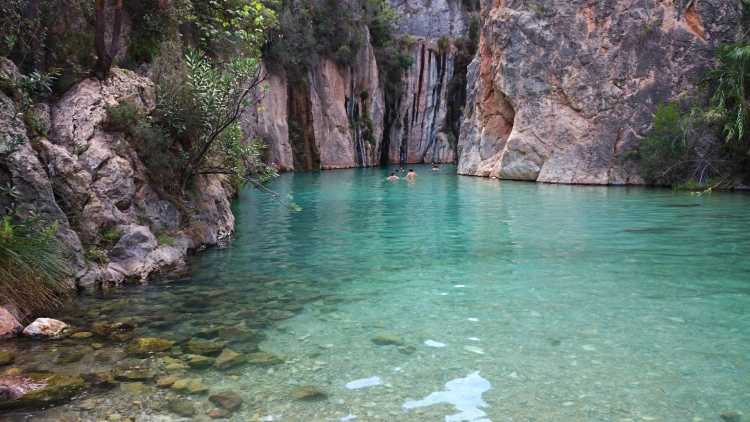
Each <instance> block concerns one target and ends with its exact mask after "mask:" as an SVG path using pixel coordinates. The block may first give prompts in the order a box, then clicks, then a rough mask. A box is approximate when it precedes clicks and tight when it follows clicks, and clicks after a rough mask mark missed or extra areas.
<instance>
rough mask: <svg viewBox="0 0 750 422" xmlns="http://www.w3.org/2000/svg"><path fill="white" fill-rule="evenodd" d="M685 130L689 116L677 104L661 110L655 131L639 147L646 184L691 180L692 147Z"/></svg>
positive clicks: (665, 183)
mask: <svg viewBox="0 0 750 422" xmlns="http://www.w3.org/2000/svg"><path fill="white" fill-rule="evenodd" d="M685 129H686V128H685V117H684V116H683V114H682V112H681V111H680V109H679V106H678V105H677V104H675V103H668V104H661V105H659V106H658V107H657V109H656V113H654V120H653V128H652V129H651V131H650V133H649V134H648V135H647V136H646V138H644V139H643V140H642V141H641V144H640V148H639V158H640V167H641V175H642V176H643V178H644V180H646V182H648V183H651V184H657V185H669V186H671V185H673V184H675V183H679V182H683V181H685V180H686V179H687V178H688V175H687V171H688V169H689V162H688V161H689V152H690V149H691V148H690V145H689V144H688V138H687V136H686V135H687V133H686V130H685Z"/></svg>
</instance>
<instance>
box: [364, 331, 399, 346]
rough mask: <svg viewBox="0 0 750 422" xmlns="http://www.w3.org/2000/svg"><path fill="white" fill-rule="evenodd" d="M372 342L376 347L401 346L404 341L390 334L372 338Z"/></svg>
mask: <svg viewBox="0 0 750 422" xmlns="http://www.w3.org/2000/svg"><path fill="white" fill-rule="evenodd" d="M372 342H373V343H375V344H377V345H378V346H403V345H404V340H403V339H402V338H401V337H400V336H398V335H396V334H391V333H383V334H379V335H377V336H375V337H373V338H372Z"/></svg>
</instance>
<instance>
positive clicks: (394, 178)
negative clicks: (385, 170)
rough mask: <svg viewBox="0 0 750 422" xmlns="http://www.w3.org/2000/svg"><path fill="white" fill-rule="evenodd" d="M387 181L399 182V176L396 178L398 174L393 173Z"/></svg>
mask: <svg viewBox="0 0 750 422" xmlns="http://www.w3.org/2000/svg"><path fill="white" fill-rule="evenodd" d="M386 180H387V181H389V182H395V181H397V180H398V176H396V173H391V175H390V176H388V178H387V179H386Z"/></svg>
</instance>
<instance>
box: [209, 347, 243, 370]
mask: <svg viewBox="0 0 750 422" xmlns="http://www.w3.org/2000/svg"><path fill="white" fill-rule="evenodd" d="M244 362H245V357H244V356H243V355H242V354H240V353H237V352H235V351H234V350H231V349H224V350H222V352H221V354H220V355H219V356H218V357H217V358H216V362H215V363H214V366H215V367H216V368H218V369H228V368H232V367H235V366H237V365H241V364H243V363H244Z"/></svg>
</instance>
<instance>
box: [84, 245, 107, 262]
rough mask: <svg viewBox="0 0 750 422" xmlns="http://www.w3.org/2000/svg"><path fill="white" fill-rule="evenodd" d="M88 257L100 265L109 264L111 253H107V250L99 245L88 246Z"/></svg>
mask: <svg viewBox="0 0 750 422" xmlns="http://www.w3.org/2000/svg"><path fill="white" fill-rule="evenodd" d="M86 259H87V260H89V261H91V262H94V263H97V264H99V265H107V264H109V255H107V251H105V250H104V249H102V248H100V247H98V246H93V245H92V246H89V247H88V248H86Z"/></svg>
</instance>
